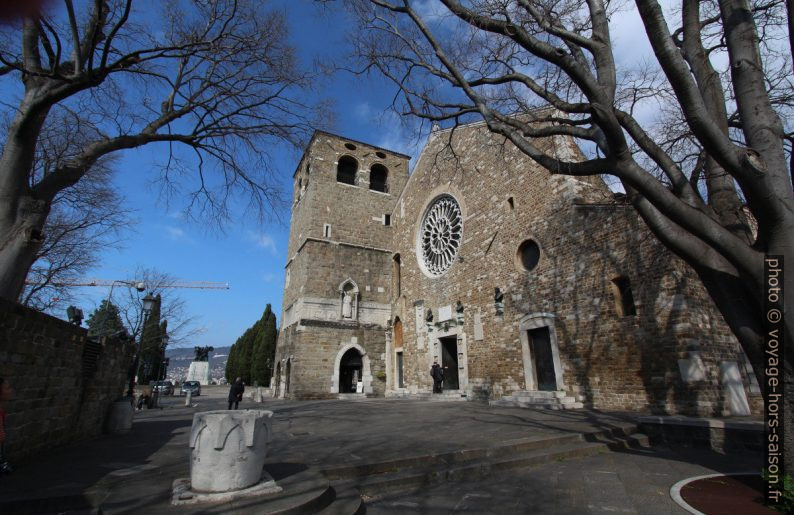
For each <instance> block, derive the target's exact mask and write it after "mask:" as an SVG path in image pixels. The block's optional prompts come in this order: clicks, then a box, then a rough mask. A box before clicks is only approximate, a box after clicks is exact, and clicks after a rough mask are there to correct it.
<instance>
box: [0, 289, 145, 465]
mask: <svg viewBox="0 0 794 515" xmlns="http://www.w3.org/2000/svg"><path fill="white" fill-rule="evenodd" d="M132 352H134V346H132V345H130V344H128V343H126V342H120V341H116V340H106V341H104V342H101V343H95V342H93V341H91V340H89V339H88V337H87V330H86V329H85V328H82V327H77V326H74V325H72V324H69V323H68V322H65V321H63V320H59V319H57V318H54V317H51V316H49V315H45V314H43V313H39V312H37V311H33V310H31V309H28V308H25V307H23V306H20V305H17V304H12V303H9V302H6V301H2V300H0V376H1V377H4V378H7V379H8V380H9V381H10V382H11V385H12V387H13V389H14V399H13V400H12V401H11V402H10V403H9V404H8V406H7V407H6V411H7V413H8V414H7V417H6V432H7V434H8V440H7V445H6V447H7V451H8V453H9V456H10V458H11V459H12V460H19V459H20V458H22V457H24V456H29V455H32V454H36V453H39V452H42V451H44V450H46V449H50V448H52V447H56V446H59V445H63V444H66V443H69V442H73V441H76V440H81V439H84V438H90V437H93V436H96V435H99V434H101V432H102V431H103V426H104V423H105V419H106V416H107V413H108V411H109V408H110V405H111V404H112V402H113V401H114V400H116V399H117V398H118V397H119V396H120V395H122V394H123V393H124V391H125V386H126V380H127V372H128V370H129V366H130V363H131V358H132Z"/></svg>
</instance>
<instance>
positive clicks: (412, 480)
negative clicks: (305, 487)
mask: <svg viewBox="0 0 794 515" xmlns="http://www.w3.org/2000/svg"><path fill="white" fill-rule="evenodd" d="M608 450H609V447H608V446H607V445H606V444H605V443H601V442H577V443H573V444H569V445H565V446H557V447H554V448H552V449H541V450H536V451H533V452H531V453H525V454H522V455H520V456H508V457H502V458H499V459H484V460H478V461H469V462H465V463H462V464H459V465H455V466H450V467H432V468H427V469H423V470H422V469H420V470H417V469H409V470H406V471H402V472H398V473H395V474H385V475H378V476H369V477H366V478H364V479H363V480H361V481H359V482H357V483H356V486H357V488H358V490H359V492H361V494H362V495H366V496H368V497H378V496H381V495H384V494H389V493H394V492H398V491H399V492H404V491H411V490H419V489H423V488H426V487H427V486H429V485H433V484H438V483H443V482H451V481H471V480H476V479H479V478H483V477H488V476H493V475H494V474H499V473H509V472H511V471H513V470H516V469H522V468H529V467H533V466H538V465H543V464H546V463H549V462H552V461H560V460H564V459H575V458H583V457H587V456H593V455H595V454H599V453H602V452H607V451H608Z"/></svg>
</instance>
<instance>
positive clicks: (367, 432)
mask: <svg viewBox="0 0 794 515" xmlns="http://www.w3.org/2000/svg"><path fill="white" fill-rule="evenodd" d="M205 392H206V393H208V394H209V395H204V396H201V397H197V398H195V399H194V405H193V406H190V407H184V399H182V398H179V397H172V398H166V399H164V401H163V403H162V404H163V409H162V410H144V411H141V412H138V413H136V415H135V424H134V425H133V430H132V432H131V433H129V434H127V435H123V436H103V437H101V438H99V439H96V440H93V441H85V442H82V443H79V444H76V445H72V446H69V447H63V448H59V449H56V450H53V451H51V452H48V453H46V454H44V455H38V456H36V457H34V458H32V459H30V460H28V461H26V462H21V463H19V464H18V470H17V471H16V473H15V474H14V475H11V476H7V477H3V478H2V483H0V506H3V507H4V509H3V510H0V511H3V512H4V513H5V512H9V513H13V512H14V511H12V510H18V511H22V512H24V510H28V511H27V512H30V513H47V512H67V513H89V512H90V509H91V508H92V507H96V506H102V509H103V513H142V512H144V511H148V512H153V513H159V512H172V511H173V512H174V513H177V512H180V513H185V512H190V510H186V509H184V508H180V509H179V510H175V509H172V508H170V506H169V499H170V496H171V486H172V482H173V480H174V479H176V478H180V477H187V476H189V452H188V451H189V449H188V446H187V440H188V434H189V430H190V426H191V421H192V417H193V414H194V413H195V412H197V411H205V410H211V409H223V408H225V407H226V406H225V392H226V391H225V389H212V388H207V389H206V390H205ZM241 408H264V409H269V410H272V411H273V412H274V424H273V429H274V440H273V442H272V445H271V446H270V447H269V450H268V463H269V464H271V465H273V466H281V467H283V466H284V464H303V465H308V466H310V467H313V468H317V469H319V470H327V469H333V468H335V467H336V468H338V467H344V466H352V465H361V466H363V465H364V464H370V463H382V462H387V461H388V460H402V462H405V463H407V464H410V461H411V459H412V458H417V459H419V458H421V457H425V458H427V457H432V456H438V455H443V454H444V453H459V452H464V451H466V450H471V449H482V448H487V447H489V446H494V445H510V444H511V442H527V441H529V442H531V441H532V440H534V439H537V440H538V441H543V442H545V441H549V442H551V441H552V440H551V439H552V438H555V437H563V436H565V435H575V434H576V433H580V432H588V431H591V432H592V431H601V430H609V429H614V428H621V427H628V426H631V425H632V424H633V423H634V418H635V416H634V415H633V414H626V413H600V412H593V411H587V410H575V411H550V410H529V409H520V408H493V407H489V406H487V405H485V404H482V403H475V402H428V401H408V400H387V399H367V400H361V401H268V402H265V403H262V404H256V403H253V402H251V401H247V400H246V401H244V402H243V404H242V405H241ZM550 445H551V444H550ZM760 461H761V456H759V455H752V454H740V455H732V456H729V457H726V456H724V455H721V454H718V453H714V452H707V451H695V450H683V449H667V448H659V447H652V448H626V449H622V450H618V451H614V452H599V453H597V454H595V455H591V456H585V457H581V458H571V459H559V460H555V461H550V462H547V463H545V464H543V465H540V466H536V467H530V468H520V469H515V470H511V471H509V472H504V473H500V474H493V475H488V476H486V477H484V478H480V479H476V480H470V479H466V478H462V480H461V481H455V482H442V483H439V484H434V485H429V486H426V487H423V488H421V489H416V490H414V491H412V492H402V493H400V492H385V493H384V494H383V495H373V494H372V493H371V492H368V493H367V494H365V495H364V500H365V506H366V510H367V512H368V513H384V514H385V513H602V512H618V513H685V512H684V511H683V510H681V509H680V508H678V506H677V505H675V503H674V502H673V501H672V500H671V499H670V496H669V489H670V486H671V485H673V484H674V483H675V482H677V481H679V480H681V479H683V478H686V477H690V476H694V475H700V474H707V473H713V472H735V471H746V470H758V469H759V468H760ZM394 462H396V461H394ZM279 464H280V465H279ZM406 466H408V465H406ZM266 468H267V466H266ZM70 510H72V511H70ZM193 511H194V512H196V513H198V512H200V511H201V510H198V509H194V510H193ZM213 512H216V513H220V512H224V513H232V512H233V513H257V512H258V513H261V509H260V510H259V511H257V509H256V507H255V506H249V508H248V509H247V510H243V509H235V510H232V509H229V510H223V509H218V510H217V511H215V510H213Z"/></svg>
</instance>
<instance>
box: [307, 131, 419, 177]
mask: <svg viewBox="0 0 794 515" xmlns="http://www.w3.org/2000/svg"><path fill="white" fill-rule="evenodd" d="M318 136H332V137H334V138H338V139H341V140H345V141H349V142H351V143H358V144H359V145H364V146H367V147H369V148H373V149H375V150H383V151H384V152H388V153H389V154H393V155H395V156H399V157H402V158H404V159H406V160H410V159H411V156H409V155H406V154H403V153H400V152H395V151H394V150H389V149H388V148H383V147H379V146H377V145H373V144H372V143H367V142H365V141H360V140H357V139H353V138H348V137H347V136H342V135H341V134H335V133H333V132H328V131H324V130H322V129H315V130H314V133H313V134H312V137H311V139H309V143H308V144H307V145H306V150H308V149H309V148H310V147H311V146H312V145H313V144H314V141H315V140H316V139H317V137H318ZM303 155H304V156H305V155H306V151H304V152H303ZM302 161H303V156H301V159H300V161H299V162H298V166H296V167H295V171H294V172H293V173H292V178H293V179H294V178H295V176H296V175H298V171H299V170H300V163H301V162H302Z"/></svg>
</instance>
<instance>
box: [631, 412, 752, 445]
mask: <svg viewBox="0 0 794 515" xmlns="http://www.w3.org/2000/svg"><path fill="white" fill-rule="evenodd" d="M639 423H640V430H641V431H642V432H643V433H645V434H646V435H648V438H650V440H651V443H652V444H653V445H673V446H684V447H697V448H706V449H711V450H713V451H717V452H732V451H753V452H761V451H762V450H763V449H764V423H763V421H761V420H751V419H748V420H719V419H709V418H693V417H659V416H650V417H640V418H639Z"/></svg>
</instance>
